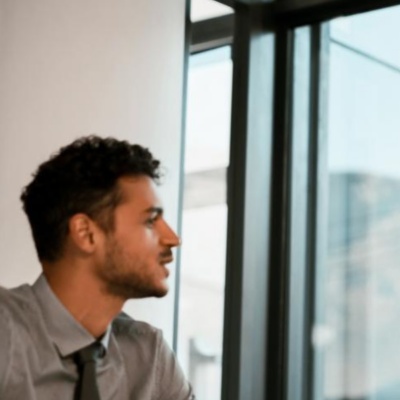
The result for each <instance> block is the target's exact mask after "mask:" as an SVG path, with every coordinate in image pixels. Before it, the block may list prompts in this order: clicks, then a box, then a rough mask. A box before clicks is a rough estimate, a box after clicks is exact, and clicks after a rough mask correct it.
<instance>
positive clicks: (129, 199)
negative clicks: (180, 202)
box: [118, 175, 161, 207]
mask: <svg viewBox="0 0 400 400" xmlns="http://www.w3.org/2000/svg"><path fill="white" fill-rule="evenodd" d="M118 187H119V190H120V193H121V197H122V201H121V203H120V204H121V205H123V204H131V205H137V206H138V207H142V206H143V207H145V206H147V207H149V206H160V204H161V201H160V198H159V196H158V193H157V187H156V184H155V183H154V181H153V180H152V179H151V178H150V177H148V176H146V175H140V176H137V177H136V176H133V177H131V176H126V177H122V178H119V179H118Z"/></svg>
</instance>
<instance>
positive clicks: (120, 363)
mask: <svg viewBox="0 0 400 400" xmlns="http://www.w3.org/2000/svg"><path fill="white" fill-rule="evenodd" d="M94 340H95V339H94V338H93V336H91V335H90V333H89V332H87V331H86V329H85V328H83V326H82V325H80V324H79V323H78V322H77V321H76V320H75V319H74V318H73V317H72V315H71V314H70V313H69V312H68V310H67V309H66V308H65V307H64V306H63V305H62V303H61V302H60V301H59V300H58V298H57V297H56V296H55V295H54V293H53V292H52V290H51V289H50V287H49V285H48V283H47V281H46V278H45V277H44V276H43V275H41V276H40V277H39V279H38V280H37V281H36V282H35V284H34V285H33V286H29V285H23V286H20V287H18V288H15V289H11V290H8V289H4V288H0V399H1V400H53V399H54V400H73V398H74V391H75V387H76V383H77V381H78V372H77V366H76V364H75V362H74V360H73V357H72V354H73V353H74V352H76V351H77V350H79V349H81V348H83V347H85V346H88V345H89V344H91V343H92V342H94ZM102 344H103V345H104V347H105V349H106V353H105V356H104V357H103V358H102V359H101V360H100V362H99V365H98V370H97V380H98V384H99V390H100V396H101V399H102V400H192V399H194V395H193V394H192V390H191V387H190V385H189V384H188V382H187V381H186V380H185V378H184V376H183V373H182V370H181V368H180V367H179V365H178V363H177V361H176V358H175V356H174V354H173V352H172V351H171V349H170V348H169V347H168V345H167V344H166V342H165V340H164V339H163V337H162V333H161V331H160V330H159V329H156V328H154V327H152V326H151V325H149V324H146V323H144V322H138V321H135V320H133V319H131V318H130V317H128V316H127V315H125V314H123V313H121V314H120V315H119V316H118V317H117V318H115V320H114V321H113V322H112V324H111V325H110V326H109V328H108V330H107V332H106V334H105V335H104V336H103V338H102Z"/></svg>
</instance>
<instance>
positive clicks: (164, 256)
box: [160, 250, 174, 264]
mask: <svg viewBox="0 0 400 400" xmlns="http://www.w3.org/2000/svg"><path fill="white" fill-rule="evenodd" d="M172 261H174V257H173V255H172V251H171V250H167V251H164V252H163V253H161V254H160V264H169V263H170V262H172Z"/></svg>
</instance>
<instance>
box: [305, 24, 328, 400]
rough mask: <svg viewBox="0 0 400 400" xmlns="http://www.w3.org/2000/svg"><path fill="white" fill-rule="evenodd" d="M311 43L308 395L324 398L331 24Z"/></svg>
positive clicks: (314, 29) (316, 30)
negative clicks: (321, 326)
mask: <svg viewBox="0 0 400 400" xmlns="http://www.w3.org/2000/svg"><path fill="white" fill-rule="evenodd" d="M311 32H312V37H311V40H312V44H311V46H312V47H311V57H312V58H311V71H310V76H311V112H310V128H311V131H310V170H309V181H310V186H309V187H310V196H309V212H308V227H309V230H308V235H307V237H308V279H307V285H308V289H307V293H308V298H307V304H308V306H307V310H308V313H307V316H306V326H307V330H308V333H307V335H306V336H307V338H308V342H307V343H306V345H307V347H308V356H307V357H306V360H305V368H306V370H307V378H308V379H307V388H306V391H307V397H306V398H309V399H310V400H313V399H315V400H318V399H321V398H323V396H324V395H323V388H322V386H321V385H322V384H323V382H324V377H323V374H324V365H323V362H324V360H323V354H322V351H321V350H320V349H319V348H318V347H316V345H317V344H316V343H312V340H313V338H314V339H315V336H316V334H318V326H316V324H318V321H321V320H322V315H323V313H324V302H323V299H324V293H323V288H324V281H325V278H324V265H323V264H324V261H325V259H326V246H327V237H326V234H327V232H326V226H327V223H328V221H327V217H328V195H329V176H328V167H327V165H328V137H327V114H328V105H327V101H328V82H329V79H328V74H329V70H328V63H329V24H328V23H322V24H316V25H314V26H312V31H311Z"/></svg>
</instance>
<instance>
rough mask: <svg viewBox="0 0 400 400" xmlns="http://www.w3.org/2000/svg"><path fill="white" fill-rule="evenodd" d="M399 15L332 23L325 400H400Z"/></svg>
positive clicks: (322, 327)
mask: <svg viewBox="0 0 400 400" xmlns="http://www.w3.org/2000/svg"><path fill="white" fill-rule="evenodd" d="M394 16H397V17H394ZM399 17H400V8H399V7H395V8H391V9H388V10H382V11H376V12H371V13H368V14H362V15H356V16H352V17H347V18H341V19H340V20H336V21H333V22H332V23H331V42H330V57H329V60H330V61H329V64H330V65H329V74H330V77H329V95H328V100H329V109H328V171H329V207H328V214H329V215H328V224H327V227H326V229H327V238H328V240H327V243H326V246H327V251H326V259H325V260H324V262H323V264H322V265H320V266H319V267H320V268H321V269H322V275H323V280H322V281H321V282H320V285H322V287H323V290H322V292H323V293H324V295H323V298H318V299H317V301H318V302H320V305H321V304H323V309H324V313H323V314H324V315H323V318H322V319H321V320H320V321H317V325H316V327H315V331H314V345H315V346H316V347H317V350H318V351H319V352H321V353H322V354H323V366H324V368H323V373H322V374H321V375H320V371H318V376H320V377H321V378H320V379H321V380H322V381H323V382H321V385H320V386H321V391H320V393H316V396H315V399H318V400H319V399H326V400H345V399H354V400H356V399H357V400H358V399H360V400H361V399H364V400H398V399H400V373H399V371H400V357H399V337H400V318H399V316H400V284H399V283H400V268H399V260H400V242H399V240H398V238H399V236H400V158H399V150H398V149H399V148H400V113H399V111H400V108H399V105H400V69H397V68H394V66H393V65H394V64H397V65H399V66H400V58H399V51H398V50H399V48H398V47H399V46H398V43H397V38H398V37H399V35H400V25H399V24H398V20H399ZM338 39H340V40H338ZM389 62H390V63H392V64H393V65H391V64H388V63H389ZM320 289H321V288H319V292H321V290H320ZM315 376H317V372H316V375H315Z"/></svg>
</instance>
